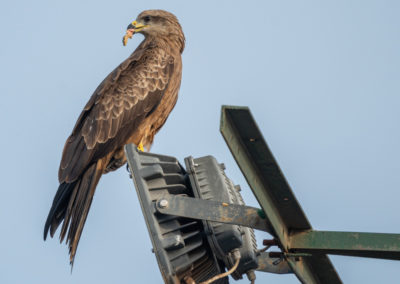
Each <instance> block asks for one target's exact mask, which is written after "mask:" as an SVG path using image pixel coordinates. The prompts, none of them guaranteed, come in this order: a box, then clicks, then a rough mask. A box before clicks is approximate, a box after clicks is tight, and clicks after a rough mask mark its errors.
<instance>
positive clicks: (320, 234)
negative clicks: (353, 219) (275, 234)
mask: <svg viewBox="0 0 400 284" xmlns="http://www.w3.org/2000/svg"><path fill="white" fill-rule="evenodd" d="M288 246H289V249H290V250H291V251H301V252H311V253H312V252H315V253H326V254H336V255H348V256H360V257H373V258H382V259H392V260H400V234H382V233H359V232H332V231H309V232H300V233H297V234H293V235H291V236H290V239H289V244H288Z"/></svg>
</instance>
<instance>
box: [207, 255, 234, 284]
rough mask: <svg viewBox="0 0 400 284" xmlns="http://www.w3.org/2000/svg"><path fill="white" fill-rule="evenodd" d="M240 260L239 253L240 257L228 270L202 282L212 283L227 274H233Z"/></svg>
mask: <svg viewBox="0 0 400 284" xmlns="http://www.w3.org/2000/svg"><path fill="white" fill-rule="evenodd" d="M239 261H240V255H239V257H237V258H236V261H235V264H234V265H233V266H232V268H231V269H229V270H228V271H227V272H224V273H221V274H218V275H216V276H214V277H213V278H210V279H208V280H207V281H204V282H201V283H200V284H210V283H212V282H214V281H216V280H218V279H221V278H224V277H225V276H228V275H230V274H232V273H233V272H234V271H235V270H236V268H237V267H238V265H239Z"/></svg>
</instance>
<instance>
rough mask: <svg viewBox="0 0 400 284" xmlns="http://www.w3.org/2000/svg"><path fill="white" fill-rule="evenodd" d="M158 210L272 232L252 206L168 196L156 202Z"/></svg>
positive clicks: (260, 212)
mask: <svg viewBox="0 0 400 284" xmlns="http://www.w3.org/2000/svg"><path fill="white" fill-rule="evenodd" d="M156 210H157V211H158V212H160V213H162V214H167V215H175V216H180V217H186V218H192V219H200V220H208V221H214V222H220V223H227V224H235V225H241V226H245V227H250V228H253V229H256V230H261V231H264V232H271V230H270V228H269V226H268V223H267V220H266V219H265V218H264V219H263V218H262V217H263V213H262V210H261V209H258V208H254V207H250V206H244V205H238V204H229V203H225V202H218V201H212V200H203V199H199V198H192V197H186V196H179V195H168V196H164V197H162V198H160V199H158V200H157V201H156Z"/></svg>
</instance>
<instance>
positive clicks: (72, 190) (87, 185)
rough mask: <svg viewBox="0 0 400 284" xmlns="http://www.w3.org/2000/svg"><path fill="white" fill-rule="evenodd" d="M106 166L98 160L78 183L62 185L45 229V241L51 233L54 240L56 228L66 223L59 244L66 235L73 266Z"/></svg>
mask: <svg viewBox="0 0 400 284" xmlns="http://www.w3.org/2000/svg"><path fill="white" fill-rule="evenodd" d="M104 164H105V163H104V161H102V160H99V161H97V163H95V164H92V165H91V166H90V167H89V168H88V169H87V170H86V171H85V173H84V174H83V175H82V176H81V178H80V179H79V180H77V181H74V182H73V183H65V182H64V183H62V184H60V186H59V188H58V191H57V193H56V196H55V197H54V201H53V205H52V207H51V209H50V212H49V216H48V217H47V221H46V224H45V227H44V239H45V240H46V236H47V233H48V231H49V230H50V236H51V237H53V235H54V233H55V231H56V230H57V227H58V226H59V225H60V223H61V222H62V221H64V223H63V225H62V228H61V232H60V242H62V241H63V240H64V237H65V236H66V235H67V239H66V243H67V244H68V246H69V253H70V263H71V265H73V262H74V258H75V254H76V249H77V247H78V243H79V239H80V237H81V234H82V230H83V226H84V225H85V221H86V218H87V215H88V213H89V209H90V205H91V204H92V200H93V196H94V192H95V189H96V186H97V183H98V182H99V180H100V177H101V175H102V173H103V170H104V168H105V166H104ZM67 231H68V234H67Z"/></svg>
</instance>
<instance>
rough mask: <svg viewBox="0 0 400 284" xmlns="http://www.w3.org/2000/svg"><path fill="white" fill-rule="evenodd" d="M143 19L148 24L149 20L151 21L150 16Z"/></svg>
mask: <svg viewBox="0 0 400 284" xmlns="http://www.w3.org/2000/svg"><path fill="white" fill-rule="evenodd" d="M143 21H144V23H145V24H147V23H148V22H150V16H146V17H144V18H143Z"/></svg>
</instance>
